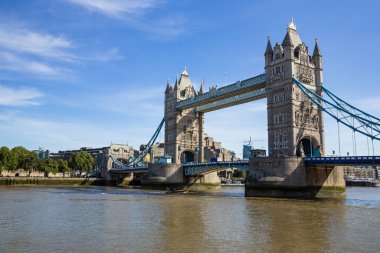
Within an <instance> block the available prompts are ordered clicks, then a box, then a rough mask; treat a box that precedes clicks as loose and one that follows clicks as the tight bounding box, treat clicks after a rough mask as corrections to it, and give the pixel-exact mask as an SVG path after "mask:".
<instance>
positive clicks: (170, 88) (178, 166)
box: [113, 21, 380, 197]
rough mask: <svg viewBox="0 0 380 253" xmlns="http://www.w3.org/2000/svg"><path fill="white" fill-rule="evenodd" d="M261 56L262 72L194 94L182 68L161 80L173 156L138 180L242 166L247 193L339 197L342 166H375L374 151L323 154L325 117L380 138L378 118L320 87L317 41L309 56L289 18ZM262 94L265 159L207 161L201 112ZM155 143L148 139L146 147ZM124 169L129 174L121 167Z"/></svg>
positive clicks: (174, 181)
mask: <svg viewBox="0 0 380 253" xmlns="http://www.w3.org/2000/svg"><path fill="white" fill-rule="evenodd" d="M264 57H265V67H264V69H265V73H264V74H260V75H255V76H253V77H251V78H248V79H245V80H242V81H237V82H235V83H232V84H230V85H227V86H224V87H220V88H217V87H216V86H213V87H211V88H210V89H209V91H208V92H205V91H204V83H202V84H201V87H200V90H199V91H197V90H195V89H194V87H193V85H192V83H191V80H190V77H189V74H188V72H187V70H186V69H185V70H184V71H183V72H182V74H181V76H180V78H179V79H176V81H175V83H174V84H173V85H171V84H170V83H169V82H168V83H167V85H166V89H165V107H164V108H165V109H164V119H163V121H162V122H161V124H160V127H159V129H161V127H162V125H163V124H164V125H165V155H166V156H167V157H171V163H168V164H162V163H161V164H150V165H149V166H148V168H147V169H146V175H145V176H144V177H143V181H142V182H143V184H145V185H156V186H157V185H159V186H164V187H165V186H166V185H177V186H179V187H181V186H182V187H184V186H188V185H197V184H198V185H199V186H201V185H202V184H205V185H208V186H209V185H210V184H215V185H218V184H219V183H220V180H219V177H218V176H217V173H216V171H218V170H220V169H221V168H225V167H226V166H227V167H234V166H235V167H239V166H240V167H244V168H246V169H248V170H249V176H248V177H247V180H246V186H245V187H246V189H245V190H246V196H274V197H316V196H317V197H319V196H321V197H323V196H341V195H344V188H345V182H344V177H343V168H342V165H345V164H355V163H354V161H356V162H357V163H359V164H369V165H380V157H378V156H373V157H353V158H352V159H351V158H350V159H343V158H334V159H329V158H326V157H324V155H325V141H324V132H325V131H324V116H325V114H327V115H329V116H331V117H333V118H335V119H336V120H337V122H338V123H342V124H343V125H345V126H347V127H349V128H351V129H352V130H353V131H354V132H357V133H360V134H364V135H366V136H367V137H369V138H371V140H372V141H373V140H379V139H380V138H379V136H380V119H378V118H376V117H374V116H371V115H369V114H367V113H365V112H363V111H361V110H359V109H357V108H355V107H353V106H351V105H350V104H349V103H347V102H345V101H343V100H342V99H340V98H339V97H337V96H336V95H334V94H333V93H331V92H330V91H328V90H327V89H326V88H325V87H323V86H322V83H323V66H322V54H321V50H320V48H319V45H318V41H317V40H315V45H314V50H313V53H312V54H309V49H308V47H307V46H306V44H305V43H304V42H303V41H302V40H301V38H300V36H299V34H298V32H297V28H296V26H295V24H294V23H293V21H291V22H290V23H289V24H288V27H287V31H286V34H285V37H284V39H283V41H282V43H281V44H279V43H276V44H275V46H274V47H273V46H272V44H271V41H270V37H269V36H268V40H267V45H266V50H265V53H264ZM324 94H327V96H326V97H324ZM264 98H266V101H267V115H268V117H267V125H268V157H254V158H251V159H250V160H249V162H248V161H244V162H240V163H238V162H217V163H205V162H204V154H203V152H204V151H203V150H204V149H203V147H204V143H203V140H204V138H203V137H204V115H205V113H207V112H210V111H214V110H219V109H223V108H226V107H230V106H234V105H237V104H242V103H247V102H251V101H254V100H258V99H264ZM158 131H159V130H157V131H156V132H155V135H154V136H156V137H157V135H158ZM154 140H155V139H154V138H153V137H152V139H151V141H150V142H149V143H150V144H149V143H148V145H147V148H146V149H147V150H149V148H150V146H149V145H151V144H152V143H154ZM145 153H146V152H145ZM140 156H143V153H142V155H140ZM136 164H138V159H137V160H136V159H135V160H134V164H133V165H136ZM128 170H129V171H130V172H132V169H128V167H125V168H124V171H128ZM122 171H123V170H119V172H120V173H121V172H122ZM117 172H118V171H117V170H114V171H113V173H117Z"/></svg>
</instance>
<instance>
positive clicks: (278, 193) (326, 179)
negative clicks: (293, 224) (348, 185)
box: [245, 156, 345, 198]
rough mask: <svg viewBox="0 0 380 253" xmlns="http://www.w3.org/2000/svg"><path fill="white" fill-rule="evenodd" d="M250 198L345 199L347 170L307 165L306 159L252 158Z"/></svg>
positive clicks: (247, 185)
mask: <svg viewBox="0 0 380 253" xmlns="http://www.w3.org/2000/svg"><path fill="white" fill-rule="evenodd" d="M249 167H250V168H249V175H248V177H247V181H246V185H245V195H246V196H247V197H284V198H341V197H344V196H345V181H344V176H343V167H340V166H333V165H329V166H326V165H313V166H309V165H305V163H304V158H302V157H296V156H294V157H255V158H251V159H250V164H249Z"/></svg>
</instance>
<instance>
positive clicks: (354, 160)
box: [305, 156, 380, 165]
mask: <svg viewBox="0 0 380 253" xmlns="http://www.w3.org/2000/svg"><path fill="white" fill-rule="evenodd" d="M305 164H310V165H318V164H320V165H323V164H326V165H380V156H333V157H306V158H305Z"/></svg>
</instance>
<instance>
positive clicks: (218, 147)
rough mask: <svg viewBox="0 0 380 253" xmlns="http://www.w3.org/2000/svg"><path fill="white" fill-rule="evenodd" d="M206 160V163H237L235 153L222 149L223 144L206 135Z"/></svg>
mask: <svg viewBox="0 0 380 253" xmlns="http://www.w3.org/2000/svg"><path fill="white" fill-rule="evenodd" d="M203 143H204V144H205V145H204V148H203V150H204V159H205V161H211V160H214V161H235V160H237V158H236V155H235V152H233V151H231V150H228V149H225V148H223V147H222V143H221V142H219V141H214V138H213V137H210V136H208V135H207V134H205V138H204V142H203Z"/></svg>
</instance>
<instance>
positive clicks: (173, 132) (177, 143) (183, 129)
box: [165, 68, 203, 164]
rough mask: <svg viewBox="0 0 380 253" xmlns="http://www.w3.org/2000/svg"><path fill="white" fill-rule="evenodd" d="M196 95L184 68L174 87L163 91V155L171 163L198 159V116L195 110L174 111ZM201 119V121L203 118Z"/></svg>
mask: <svg viewBox="0 0 380 253" xmlns="http://www.w3.org/2000/svg"><path fill="white" fill-rule="evenodd" d="M196 93H197V92H196V91H195V89H194V87H193V85H192V83H191V81H190V77H189V74H188V73H187V71H186V68H185V70H184V71H183V72H182V74H181V77H180V78H179V79H178V78H177V79H176V82H175V84H174V87H173V88H172V87H171V86H170V84H169V83H168V84H167V88H166V91H165V155H168V156H171V157H172V162H173V163H176V164H180V163H183V162H192V161H196V160H197V158H198V151H199V147H198V144H199V136H198V132H199V124H198V118H199V115H198V114H197V113H196V112H195V108H192V109H186V110H177V109H176V107H177V103H178V102H179V101H181V100H184V99H187V98H189V97H192V96H194V94H196ZM202 116H203V115H202ZM201 119H202V121H203V117H201Z"/></svg>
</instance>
